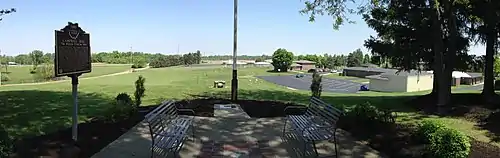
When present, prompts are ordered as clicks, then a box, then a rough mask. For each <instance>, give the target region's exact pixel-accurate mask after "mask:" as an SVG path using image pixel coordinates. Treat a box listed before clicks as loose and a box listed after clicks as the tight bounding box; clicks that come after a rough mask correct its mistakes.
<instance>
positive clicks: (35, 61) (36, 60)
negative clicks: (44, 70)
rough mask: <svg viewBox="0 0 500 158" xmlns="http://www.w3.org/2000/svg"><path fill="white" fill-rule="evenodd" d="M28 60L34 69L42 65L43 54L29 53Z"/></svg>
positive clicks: (40, 52)
mask: <svg viewBox="0 0 500 158" xmlns="http://www.w3.org/2000/svg"><path fill="white" fill-rule="evenodd" d="M29 56H30V59H31V64H32V65H33V68H34V69H36V67H38V65H40V64H42V63H43V59H42V57H43V52H42V51H41V50H34V51H32V52H31V53H30V55H29Z"/></svg>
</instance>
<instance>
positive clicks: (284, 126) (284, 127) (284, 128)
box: [281, 119, 288, 136]
mask: <svg viewBox="0 0 500 158" xmlns="http://www.w3.org/2000/svg"><path fill="white" fill-rule="evenodd" d="M287 120H288V119H285V124H284V125H283V133H281V135H283V136H285V130H286V122H288V121H287Z"/></svg>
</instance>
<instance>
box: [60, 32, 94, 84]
mask: <svg viewBox="0 0 500 158" xmlns="http://www.w3.org/2000/svg"><path fill="white" fill-rule="evenodd" d="M55 35H56V53H55V58H54V69H55V70H54V72H55V76H57V77H60V76H71V75H78V74H82V73H89V72H91V71H92V64H91V58H90V35H89V34H88V33H86V32H85V31H83V30H82V29H81V28H80V27H79V26H78V23H71V22H68V25H67V26H66V27H64V28H63V29H61V30H56V31H55Z"/></svg>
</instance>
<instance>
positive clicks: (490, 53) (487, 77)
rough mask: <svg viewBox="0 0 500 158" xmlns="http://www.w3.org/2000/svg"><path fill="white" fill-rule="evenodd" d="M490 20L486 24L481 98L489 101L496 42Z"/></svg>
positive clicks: (492, 81)
mask: <svg viewBox="0 0 500 158" xmlns="http://www.w3.org/2000/svg"><path fill="white" fill-rule="evenodd" d="M491 21H496V20H490V21H489V22H488V23H486V28H487V30H486V31H487V32H486V59H485V60H486V61H485V64H484V85H483V93H482V94H483V96H484V97H485V99H487V100H490V99H491V97H492V96H493V94H494V93H495V91H494V75H493V64H494V60H495V43H496V41H497V38H498V37H497V33H496V30H495V25H494V24H493V23H492V22H491Z"/></svg>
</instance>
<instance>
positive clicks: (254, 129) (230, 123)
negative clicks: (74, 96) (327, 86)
mask: <svg viewBox="0 0 500 158" xmlns="http://www.w3.org/2000/svg"><path fill="white" fill-rule="evenodd" d="M217 113H218V114H219V115H222V113H221V112H220V111H219V112H217V111H216V114H217ZM195 122H196V124H195V128H196V129H195V130H196V131H195V133H196V138H195V139H194V140H193V139H192V138H190V140H187V141H186V143H185V144H184V147H183V148H182V149H181V151H180V156H181V157H186V158H188V157H203V156H202V155H204V152H207V150H221V149H215V148H220V147H217V145H215V144H217V142H221V143H223V144H224V146H227V145H232V143H235V142H255V144H257V145H256V148H257V150H259V152H260V153H261V155H264V156H258V157H279V158H285V157H286V158H288V157H290V158H295V157H297V158H298V157H303V156H302V153H301V151H302V147H303V145H302V143H301V141H300V140H298V139H296V138H295V137H294V136H293V135H292V134H290V133H288V134H286V135H285V137H282V136H281V133H282V128H283V123H284V120H283V119H282V118H248V117H246V116H242V117H240V118H237V117H222V116H221V117H195ZM337 139H338V143H337V144H338V149H339V150H338V152H339V157H370V158H378V157H382V156H380V154H379V153H378V152H377V151H375V150H373V149H371V148H370V147H369V146H367V145H366V144H364V143H362V142H359V141H355V140H354V139H353V138H352V137H350V136H349V134H348V133H347V132H345V131H342V130H338V134H337ZM207 142H209V143H207ZM210 142H212V143H210ZM214 142H215V143H214ZM207 144H210V145H208V146H207ZM150 146H151V138H150V135H149V130H148V127H147V125H146V123H139V124H137V125H136V126H135V127H133V128H132V129H131V130H130V131H128V132H127V133H125V134H123V135H122V136H121V137H119V138H118V139H117V140H115V141H114V142H112V143H111V144H109V145H108V146H107V147H105V148H104V149H102V150H101V151H100V152H99V153H97V154H95V155H94V156H93V158H109V157H120V158H137V157H140V158H146V157H150V156H151V155H150V154H151V152H150ZM207 148H208V149H207ZM224 148H225V147H224ZM317 148H318V153H319V157H334V155H335V152H334V151H335V150H334V145H333V143H332V142H328V141H325V142H320V143H318V144H317ZM226 154H227V153H226ZM229 154H231V153H229ZM259 155H260V154H259ZM210 157H214V156H210ZM217 157H232V156H230V155H225V154H221V155H220V156H217ZM250 157H252V156H250ZM306 157H314V151H313V149H312V145H308V147H307V150H306Z"/></svg>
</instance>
